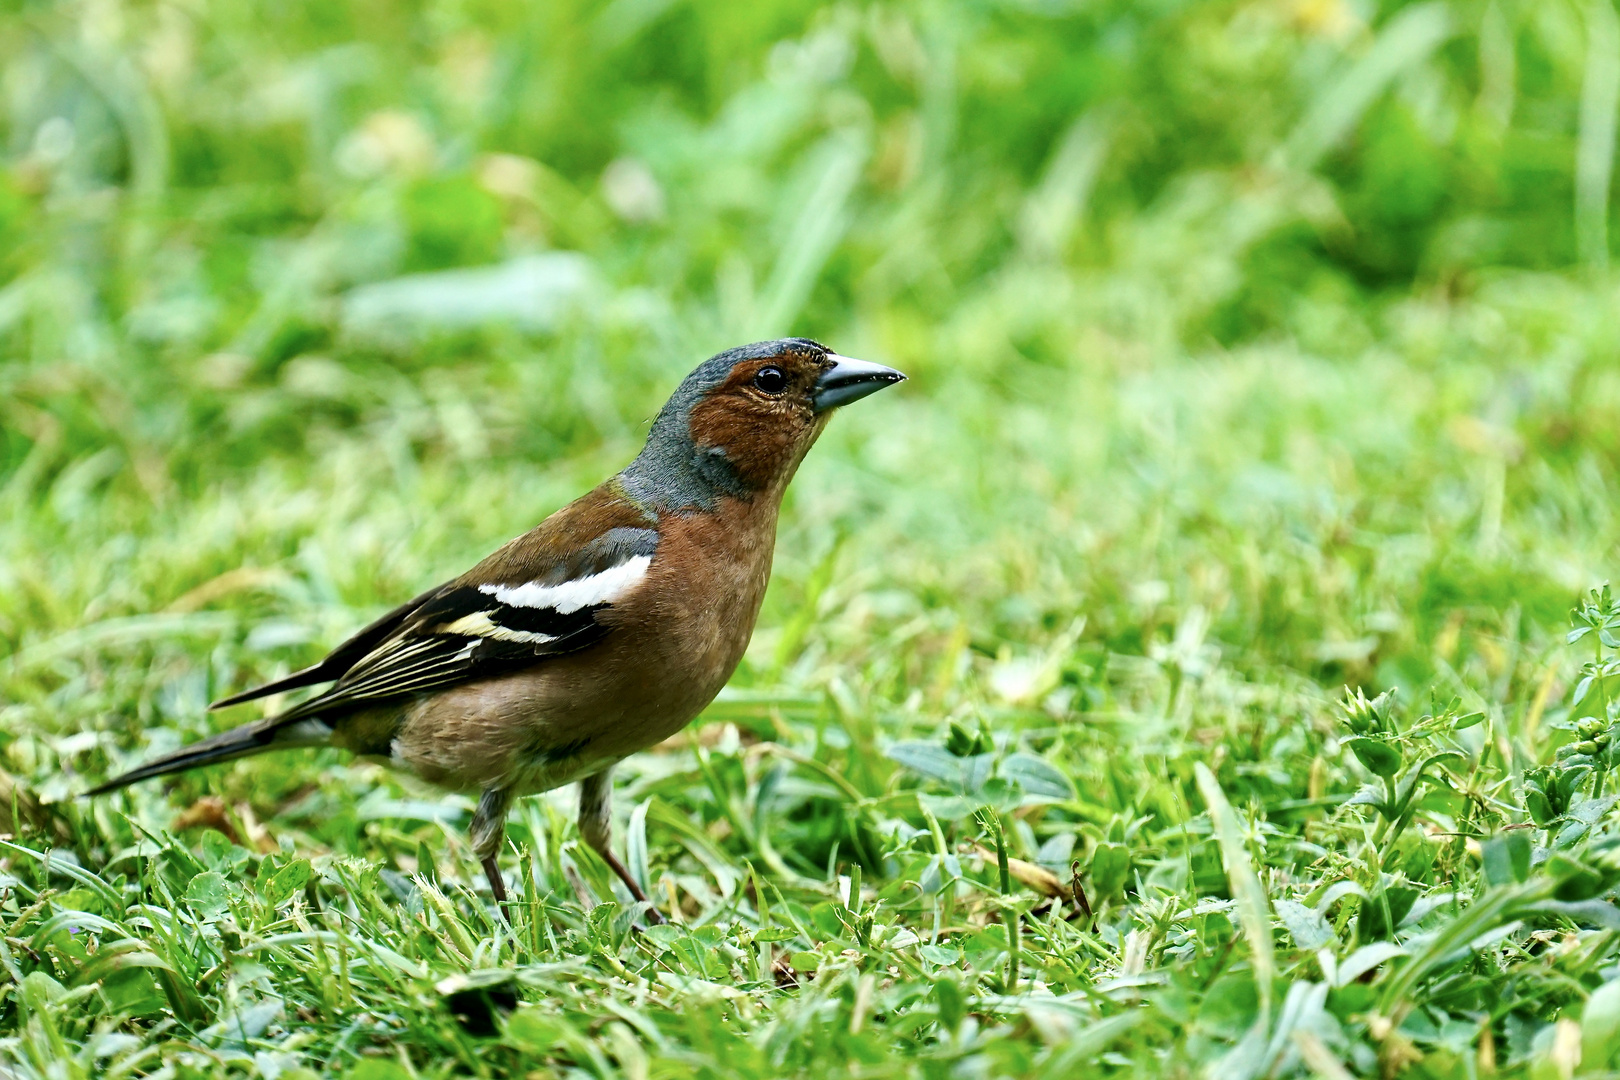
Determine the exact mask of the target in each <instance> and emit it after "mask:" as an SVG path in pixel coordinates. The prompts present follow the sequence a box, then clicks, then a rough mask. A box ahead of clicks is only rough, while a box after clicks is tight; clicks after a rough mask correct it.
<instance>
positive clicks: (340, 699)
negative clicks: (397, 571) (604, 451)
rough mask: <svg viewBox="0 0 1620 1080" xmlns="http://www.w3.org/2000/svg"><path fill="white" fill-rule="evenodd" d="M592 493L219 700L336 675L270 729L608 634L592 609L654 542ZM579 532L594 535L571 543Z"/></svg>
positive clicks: (623, 506) (638, 517)
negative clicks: (317, 657)
mask: <svg viewBox="0 0 1620 1080" xmlns="http://www.w3.org/2000/svg"><path fill="white" fill-rule="evenodd" d="M601 492H602V489H598V492H595V493H592V495H590V496H586V498H585V499H582V500H580V502H578V503H575V504H574V505H573V506H570V507H567V508H565V509H564V510H562V511H560V512H559V513H558V514H557V515H554V516H553V517H551V518H548V519H547V520H546V521H545V522H542V523H541V524H540V526H539V527H537V528H536V529H534V530H533V531H531V532H529V533H527V534H525V535H524V536H521V537H519V538H518V539H516V540H514V541H512V542H511V543H510V544H507V545H506V546H505V547H503V548H501V549H500V550H499V551H497V552H495V553H494V554H493V555H491V556H490V557H489V558H488V559H485V560H484V561H483V562H482V563H479V564H478V566H476V567H474V568H473V569H472V570H470V571H468V572H467V573H466V574H464V575H463V576H462V577H459V578H457V579H456V580H454V581H451V582H448V583H447V584H445V585H442V586H440V587H438V588H436V589H432V590H429V591H428V592H426V593H424V594H422V595H421V596H419V597H417V598H416V599H415V600H413V601H411V602H410V603H409V604H406V605H404V606H403V607H401V608H398V609H396V610H395V611H393V612H390V613H389V614H388V615H386V616H384V617H383V618H382V619H380V620H378V621H377V622H375V623H373V624H372V625H371V626H368V627H367V628H366V629H364V630H362V631H361V632H360V633H358V634H356V635H355V636H354V637H352V638H350V639H349V640H348V641H346V642H344V643H343V644H342V645H340V646H338V648H337V649H335V650H333V652H332V654H331V655H330V656H329V657H327V658H326V659H325V660H323V661H321V663H319V664H316V665H314V666H313V667H310V668H306V669H305V670H304V671H301V672H299V673H297V674H295V675H291V676H288V677H287V678H286V679H282V680H280V681H279V682H276V683H272V684H270V685H269V686H267V687H261V688H260V689H258V690H254V691H251V692H249V693H247V694H242V695H238V696H237V697H235V698H228V699H226V701H225V702H222V703H221V704H229V703H234V702H236V701H246V700H248V699H249V698H253V697H258V696H260V695H261V694H266V693H272V692H275V691H277V690H281V689H289V688H292V687H294V686H304V685H309V684H310V683H314V682H321V681H325V680H332V679H335V680H336V681H335V682H334V683H333V685H332V687H331V688H330V689H328V690H327V691H326V692H325V693H323V694H320V695H318V696H316V697H314V698H311V699H310V700H309V701H306V702H304V703H302V704H300V705H298V706H295V707H294V708H292V709H290V710H288V711H287V712H285V713H282V714H281V715H279V716H277V717H275V723H276V726H278V727H279V726H280V725H282V724H285V723H291V722H294V721H296V720H300V719H303V718H305V717H310V716H317V715H320V714H323V713H330V712H334V711H347V710H349V709H353V708H356V707H359V706H363V705H365V704H366V703H369V702H375V701H381V700H384V699H387V698H394V697H399V696H401V695H404V694H412V693H419V692H421V691H424V690H432V689H437V688H441V687H445V686H450V685H454V684H456V683H464V682H472V681H474V680H477V679H485V678H490V677H492V676H495V675H501V674H505V673H507V672H509V671H514V670H517V669H519V668H522V667H527V666H529V665H531V664H534V663H536V662H538V661H540V660H542V659H544V658H545V657H548V656H558V655H561V654H564V653H571V652H578V651H579V650H580V649H584V648H586V647H588V646H590V645H592V644H594V643H595V642H597V641H598V640H600V639H601V638H602V636H603V635H604V634H606V633H607V632H608V631H607V627H606V626H604V625H603V624H602V623H601V622H599V621H598V620H597V614H598V613H599V612H601V611H602V610H603V609H605V608H608V607H611V606H612V605H613V604H614V603H615V602H616V601H618V600H621V599H622V598H623V597H624V596H626V595H627V594H629V593H630V592H631V591H632V590H634V589H635V588H636V587H637V586H639V585H640V583H641V581H642V579H643V578H645V577H646V575H647V570H648V567H649V566H650V565H651V563H652V557H653V554H654V552H655V550H656V549H657V546H658V533H657V531H656V530H654V529H653V528H651V527H649V525H648V524H647V521H646V518H645V516H643V515H642V514H641V512H640V511H639V510H638V509H636V508H635V507H634V506H633V505H631V504H627V503H624V502H621V501H620V500H618V499H616V498H614V497H613V495H612V493H611V492H609V493H608V494H607V495H605V496H604V495H602V494H601ZM582 530H583V534H584V535H586V536H590V535H593V533H594V536H595V538H594V539H592V540H590V541H588V542H587V543H584V544H582V545H581V544H578V542H577V540H576V539H575V538H577V537H578V536H579V535H581V532H582Z"/></svg>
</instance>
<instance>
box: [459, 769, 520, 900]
mask: <svg viewBox="0 0 1620 1080" xmlns="http://www.w3.org/2000/svg"><path fill="white" fill-rule="evenodd" d="M511 805H512V797H511V795H510V794H508V793H507V792H505V791H502V790H500V789H499V788H490V789H489V790H488V791H486V792H484V795H483V797H482V798H480V799H479V800H478V809H477V810H475V811H474V812H473V819H472V828H471V829H470V830H469V831H470V833H471V835H472V845H473V854H475V855H477V856H478V860H479V861H480V862H481V863H483V865H484V876H485V877H487V878H489V890H490V892H492V893H494V894H495V903H496V905H498V906H497V910H498V911H500V913H501V918H503V919H505V920H506V923H507V925H508V926H510V925H511V923H512V917H511V915H509V914H508V913H507V911H506V881H505V880H504V879H503V878H502V877H501V866H500V862H499V861H498V860H497V858H496V856H498V855H499V854H500V851H501V839H502V837H504V836H505V835H506V809H507V807H509V806H511Z"/></svg>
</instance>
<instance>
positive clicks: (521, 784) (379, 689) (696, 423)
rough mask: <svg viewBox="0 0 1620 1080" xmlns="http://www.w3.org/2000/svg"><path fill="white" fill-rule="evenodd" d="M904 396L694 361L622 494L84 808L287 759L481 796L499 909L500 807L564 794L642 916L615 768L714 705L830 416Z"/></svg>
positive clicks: (751, 354)
mask: <svg viewBox="0 0 1620 1080" xmlns="http://www.w3.org/2000/svg"><path fill="white" fill-rule="evenodd" d="M904 378H905V376H904V375H902V374H901V373H900V372H898V371H895V370H894V369H892V368H887V367H884V366H882V365H880V364H872V363H867V362H865V361H862V360H852V359H850V358H848V357H845V356H839V355H837V354H836V353H833V352H831V351H830V350H828V349H827V348H826V347H825V346H823V345H820V344H818V343H816V342H814V341H809V340H807V339H804V338H785V339H782V340H779V341H764V342H759V343H756V344H753V345H745V346H743V347H741V348H738V349H732V350H730V351H728V352H723V353H720V354H719V355H718V356H714V357H712V358H710V359H708V360H706V361H704V362H703V363H702V364H699V365H698V367H697V368H696V369H695V370H694V371H693V372H692V373H691V374H690V375H688V376H687V377H686V379H685V380H684V381H683V382H682V383H681V385H680V386H679V387H678V388H677V389H676V390H675V393H674V395H673V396H672V397H671V398H670V399H669V401H668V403H666V404H665V405H664V407H663V409H662V410H660V411H659V413H658V416H657V418H656V419H655V420H654V421H653V424H652V430H651V432H650V433H649V434H648V436H647V445H646V447H645V448H644V449H643V450H642V451H641V453H640V454H639V455H638V456H637V457H636V459H635V460H634V461H632V462H631V463H630V464H629V465H627V466H626V467H625V468H624V470H623V471H622V472H620V473H619V474H618V475H617V476H614V477H612V478H611V479H609V480H608V481H607V482H606V483H603V484H602V485H601V486H599V487H597V488H596V489H595V490H594V491H591V492H590V493H589V494H587V495H585V496H583V497H581V498H579V499H577V500H575V501H574V502H572V503H570V504H569V505H567V506H565V507H563V508H562V509H561V510H558V511H557V512H556V513H554V514H552V515H551V516H550V517H548V518H546V519H545V520H544V521H542V522H541V523H540V524H539V525H538V526H536V527H535V528H534V529H531V530H530V531H529V532H527V533H524V534H523V535H522V536H520V537H518V538H517V539H515V540H512V541H511V542H509V543H507V544H506V545H504V546H503V547H501V548H499V549H498V550H497V551H495V552H494V553H493V554H492V555H490V556H489V557H488V558H486V559H485V560H484V561H483V562H481V563H479V564H478V565H477V566H475V567H473V568H472V569H471V570H469V571H467V572H466V573H465V574H463V575H461V576H460V577H458V578H456V579H455V580H453V581H450V582H448V583H446V584H443V585H440V586H437V587H435V588H432V589H429V590H428V591H427V592H425V593H423V594H422V595H420V596H418V597H416V598H415V599H414V600H410V601H407V602H406V603H404V604H402V605H401V606H399V607H397V608H395V609H394V610H393V611H390V612H389V613H388V614H386V615H384V616H383V617H382V618H380V619H378V620H377V621H376V622H374V623H372V624H371V625H369V626H367V627H365V628H364V629H362V630H361V631H359V632H358V633H357V634H355V635H354V636H353V637H351V638H349V640H347V641H345V642H344V643H343V644H341V645H339V646H338V647H337V648H336V649H334V650H332V652H331V654H330V655H328V656H327V657H326V659H324V660H322V661H321V662H320V663H318V664H315V665H314V666H312V667H308V668H305V669H303V670H302V671H298V672H294V673H293V674H291V675H288V676H287V677H286V678H284V679H278V680H276V681H275V682H273V683H269V684H268V685H265V686H261V687H259V688H258V689H256V690H249V691H247V692H245V693H241V694H237V695H235V696H233V697H228V698H225V699H224V700H222V701H217V702H215V703H214V704H213V705H212V706H211V708H215V709H219V708H224V707H226V706H229V705H236V704H239V703H241V702H244V701H251V700H252V699H254V698H259V697H264V696H265V695H267V694H275V693H280V692H282V691H285V690H293V689H296V688H298V687H303V686H310V685H313V684H316V683H324V682H331V683H332V685H331V686H330V687H329V688H327V689H326V690H325V691H324V692H323V693H320V694H318V695H316V696H315V697H312V698H310V699H309V700H307V701H305V702H303V703H302V704H300V705H295V706H294V707H293V708H291V709H288V710H287V711H285V712H283V713H280V714H278V715H276V716H270V717H266V718H264V719H262V720H257V721H254V722H252V723H249V724H243V725H242V726H241V727H238V728H234V729H232V730H230V731H226V732H223V733H221V734H219V735H214V736H212V737H210V738H207V739H203V740H201V741H200V742H195V743H192V744H191V745H190V746H186V747H183V748H181V749H180V750H177V751H175V752H174V753H171V754H167V755H165V756H163V757H160V758H158V759H156V760H155V761H151V762H148V763H147V764H145V765H142V766H141V767H140V768H138V769H134V770H132V771H130V772H127V773H124V774H123V775H122V776H119V777H117V778H116V779H114V780H110V781H108V782H107V783H105V784H102V785H101V786H100V787H97V788H95V789H93V790H92V791H90V792H87V794H89V795H98V794H101V793H102V792H106V791H112V790H115V789H117V788H121V787H123V786H125V785H126V784H132V783H135V782H136V781H138V780H146V779H149V778H151V777H154V776H163V775H166V774H168V773H173V772H179V771H181V770H184V769H191V768H195V767H196V766H199V765H207V764H211V763H213V762H219V761H229V760H232V759H234V758H238V757H245V756H247V755H249V754H257V753H260V752H262V751H265V750H272V749H280V748H284V747H297V746H328V745H330V746H338V747H341V748H343V749H345V750H349V751H352V752H353V753H356V754H361V755H368V756H376V757H383V758H386V759H387V760H388V761H389V762H390V763H391V764H392V765H394V766H395V767H397V768H400V769H404V770H406V771H408V772H411V773H414V774H416V775H417V776H419V777H422V778H423V779H425V780H428V781H430V782H432V783H435V784H439V785H442V786H444V787H448V788H452V789H456V790H461V791H467V792H478V793H479V796H480V797H479V800H478V808H477V810H476V811H475V812H474V814H473V819H472V826H471V834H472V844H473V850H474V851H475V852H476V853H477V855H478V857H479V859H480V860H481V861H482V863H483V867H484V872H485V874H486V875H488V877H489V885H490V889H491V890H492V891H493V893H494V895H495V899H496V901H497V903H498V905H500V910H503V911H504V906H505V901H506V886H505V883H504V882H503V880H502V878H501V874H500V869H499V867H498V865H497V862H496V855H497V853H498V852H499V850H500V845H501V838H502V835H503V834H504V832H505V826H506V813H507V809H508V807H510V806H511V803H512V800H513V799H514V798H516V797H518V796H521V795H530V794H535V793H537V792H542V791H549V790H550V789H552V788H555V787H560V786H561V785H563V784H566V783H570V782H572V781H576V780H577V781H579V782H580V795H579V831H580V835H581V836H582V837H583V838H584V839H585V842H586V843H588V844H590V846H591V847H592V848H594V849H595V850H596V852H597V854H599V855H600V856H601V857H602V859H603V861H605V862H606V863H607V865H608V866H609V867H611V868H612V870H613V872H614V873H615V874H617V875H618V876H619V878H620V879H621V880H622V881H623V882H624V884H625V887H626V888H628V889H629V890H630V893H631V895H632V896H634V897H635V898H636V900H637V901H638V902H641V903H647V897H646V894H645V893H644V892H643V891H642V888H641V885H640V884H639V883H638V882H637V881H636V880H635V878H633V877H631V876H630V873H629V872H628V871H627V870H626V869H625V868H624V864H623V863H621V862H619V860H618V859H617V858H616V857H615V856H614V854H613V850H612V847H611V843H610V840H611V835H610V828H611V826H610V824H609V819H608V808H609V800H610V797H611V794H612V785H611V782H610V780H609V775H610V773H611V771H612V769H613V766H614V765H615V764H617V763H618V762H619V761H620V760H622V759H623V758H625V757H627V756H628V755H630V754H632V753H634V752H636V751H637V750H641V749H643V748H645V747H647V746H651V745H652V744H654V743H656V742H659V741H660V740H662V739H665V738H667V737H669V736H670V735H672V734H674V733H675V732H677V731H679V730H680V729H681V728H682V727H684V726H686V724H687V723H688V722H689V721H690V720H691V719H692V718H693V717H695V716H696V715H697V714H698V713H699V712H701V711H702V710H703V708H704V707H705V706H707V705H708V704H709V702H710V701H712V700H714V696H715V695H716V694H718V693H719V692H720V688H721V687H722V686H724V685H725V683H726V680H727V679H729V678H730V677H731V673H732V671H733V670H734V669H735V668H736V666H737V663H738V661H740V660H741V659H742V655H743V650H744V649H745V648H746V647H747V645H748V639H749V637H750V636H751V635H752V634H753V629H754V620H755V618H756V617H757V616H758V614H759V607H760V602H761V600H762V599H763V598H764V595H765V584H766V581H767V580H768V578H769V577H770V570H771V552H772V549H773V547H774V546H775V542H776V516H777V511H778V509H779V507H780V506H781V502H782V492H783V490H784V489H785V488H786V487H787V484H788V481H789V480H791V479H792V478H793V474H794V472H795V471H796V470H797V469H798V467H799V462H800V461H802V460H803V459H804V455H805V453H806V451H808V450H809V449H810V446H811V444H812V443H814V442H815V441H816V437H817V436H818V435H820V434H821V431H822V428H824V427H825V426H826V424H827V420H828V417H829V414H830V413H831V412H832V410H833V409H836V408H837V407H838V406H840V405H846V404H848V403H850V402H852V401H856V400H859V399H860V398H863V397H866V396H867V395H868V394H871V393H873V392H875V391H877V390H880V389H882V388H883V387H885V386H889V385H891V384H893V383H897V382H899V381H901V380H902V379H904ZM648 912H649V916H648V917H649V918H651V919H654V920H657V919H658V913H657V911H656V909H654V908H652V907H651V906H650V904H649V907H648Z"/></svg>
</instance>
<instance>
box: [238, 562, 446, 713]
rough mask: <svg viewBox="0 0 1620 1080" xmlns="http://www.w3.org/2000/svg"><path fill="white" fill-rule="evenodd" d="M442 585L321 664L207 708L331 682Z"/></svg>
mask: <svg viewBox="0 0 1620 1080" xmlns="http://www.w3.org/2000/svg"><path fill="white" fill-rule="evenodd" d="M443 588H444V586H443V585H435V586H434V587H433V588H431V589H429V590H428V591H427V592H425V593H422V594H421V595H420V596H417V597H415V598H413V599H411V600H407V601H405V603H403V604H401V605H399V607H397V608H395V609H394V610H393V611H390V612H389V613H388V614H386V615H384V616H382V617H381V618H379V619H377V620H376V621H375V622H372V623H370V624H369V625H367V626H365V627H363V628H362V629H360V630H357V631H356V632H355V633H354V634H353V635H352V636H350V638H349V639H348V640H347V641H345V642H344V643H343V644H341V645H339V646H338V647H337V648H335V649H333V650H332V651H331V652H330V653H328V654H327V655H326V659H324V660H322V661H321V662H320V663H318V664H311V665H310V666H309V667H307V668H304V669H302V670H300V671H295V672H293V673H292V674H291V675H288V676H286V677H285V678H281V679H277V680H276V681H275V682H270V683H265V684H264V685H263V686H259V687H255V688H254V689H252V690H246V691H243V692H242V693H240V694H233V695H231V696H230V697H227V698H220V699H219V700H218V701H216V702H214V703H213V704H212V705H210V706H208V707H209V708H210V709H225V708H229V707H230V706H232V705H240V704H242V702H244V701H252V700H254V699H255V698H262V697H267V696H269V695H270V694H279V693H281V692H282V691H284V690H297V689H298V688H299V687H301V686H314V685H315V684H316V683H323V682H331V681H332V680H333V679H337V678H340V677H341V676H342V675H343V673H344V672H345V671H348V670H349V668H351V667H353V666H354V665H355V663H356V662H358V661H359V660H360V658H361V657H363V656H365V655H366V654H367V653H369V652H370V651H371V650H373V649H375V648H376V647H377V646H378V645H380V644H381V643H382V642H383V640H384V639H385V638H387V637H388V635H390V634H392V633H394V632H395V631H397V630H398V629H399V628H400V626H401V625H402V624H403V623H404V622H405V620H406V619H407V618H409V617H410V615H411V613H412V612H414V611H415V610H416V609H417V608H419V607H421V606H422V605H423V604H424V603H425V602H426V601H428V600H429V599H431V598H432V597H433V595H434V594H435V593H437V592H439V591H440V590H441V589H443Z"/></svg>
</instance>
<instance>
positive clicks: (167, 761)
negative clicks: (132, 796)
mask: <svg viewBox="0 0 1620 1080" xmlns="http://www.w3.org/2000/svg"><path fill="white" fill-rule="evenodd" d="M331 736H332V729H331V728H329V727H328V726H327V725H326V724H325V723H323V722H321V721H320V720H314V719H309V720H302V721H299V722H297V723H292V724H279V725H278V724H274V723H267V722H265V721H263V720H259V721H255V722H254V723H251V724H243V725H242V726H241V727H238V728H232V729H231V730H230V731H222V732H220V733H219V734H218V735H210V736H209V737H208V738H206V739H202V740H200V741H198V742H194V743H192V744H191V745H190V746H182V747H181V748H180V749H178V750H176V751H174V752H173V753H169V754H164V755H163V756H162V757H160V758H155V759H154V760H152V761H148V762H147V763H146V764H145V765H142V766H140V767H139V768H136V769H131V770H130V771H129V772H127V773H124V774H123V775H122V776H117V777H114V778H113V779H111V780H108V781H107V782H106V783H105V784H102V785H100V786H99V787H94V788H91V789H90V790H89V791H87V792H85V793H84V795H85V797H86V798H88V797H90V796H92V795H103V794H105V793H107V792H109V791H117V790H118V789H119V788H121V787H128V786H129V785H130V784H135V783H139V782H140V781H142V780H150V779H152V778H153V777H154V776H167V775H169V774H170V773H177V772H184V771H185V770H187V769H195V768H196V767H197V766H199V765H213V764H216V763H218V762H221V761H235V760H236V759H237V758H241V757H248V756H250V755H252V754H260V753H263V752H264V751H266V750H283V749H291V748H293V747H297V746H325V745H327V743H328V742H330V741H331Z"/></svg>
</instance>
